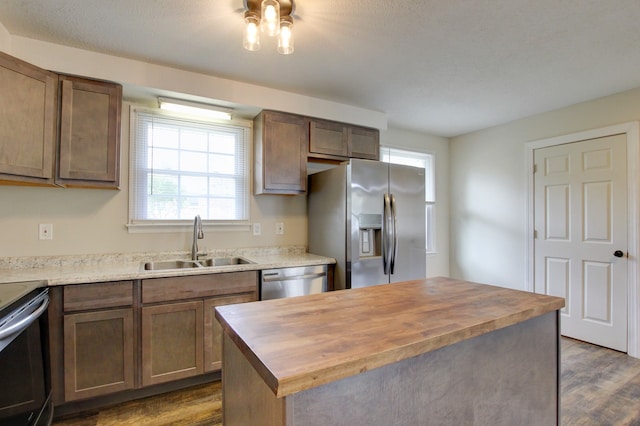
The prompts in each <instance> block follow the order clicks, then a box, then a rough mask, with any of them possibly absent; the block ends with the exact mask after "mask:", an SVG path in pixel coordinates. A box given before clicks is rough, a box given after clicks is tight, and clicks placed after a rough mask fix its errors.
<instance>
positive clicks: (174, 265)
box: [142, 256, 255, 271]
mask: <svg viewBox="0 0 640 426" xmlns="http://www.w3.org/2000/svg"><path fill="white" fill-rule="evenodd" d="M250 263H255V262H252V261H250V260H248V259H245V258H244V257H240V256H234V257H210V258H207V259H199V260H182V259H177V260H159V261H156V262H144V263H143V264H142V268H143V269H144V270H145V271H164V270H168V269H191V268H215V267H220V266H231V265H246V264H250Z"/></svg>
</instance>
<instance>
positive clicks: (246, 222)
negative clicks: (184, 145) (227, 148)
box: [126, 105, 253, 233]
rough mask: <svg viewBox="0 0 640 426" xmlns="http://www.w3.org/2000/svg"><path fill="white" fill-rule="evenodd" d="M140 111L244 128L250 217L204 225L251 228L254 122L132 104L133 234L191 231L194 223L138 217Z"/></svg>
mask: <svg viewBox="0 0 640 426" xmlns="http://www.w3.org/2000/svg"><path fill="white" fill-rule="evenodd" d="M138 113H147V114H153V115H157V116H160V117H166V118H169V119H171V118H174V119H176V120H183V121H187V122H193V123H194V124H196V125H197V124H198V123H200V124H205V125H210V124H222V125H227V126H236V127H240V128H242V131H243V133H244V135H243V138H244V141H245V144H246V146H245V149H244V151H245V153H246V158H245V161H244V198H245V203H246V219H237V220H233V219H225V220H218V219H204V218H203V219H202V224H203V226H204V227H206V228H216V229H218V230H226V231H249V230H250V228H251V202H252V200H251V182H252V167H251V164H252V162H253V158H252V156H253V152H252V151H253V149H252V147H253V144H252V141H253V121H251V120H242V119H232V120H222V119H215V118H202V117H196V116H193V115H189V114H182V113H176V112H169V111H164V110H160V109H158V108H150V107H146V106H140V105H131V106H130V114H129V115H130V126H129V182H128V189H129V206H128V211H127V224H126V227H127V230H128V232H129V233H147V232H158V233H161V232H182V231H185V230H190V229H191V227H192V226H193V219H167V220H163V219H149V220H141V219H134V217H133V215H134V205H135V203H136V202H137V200H136V195H137V191H136V188H135V184H136V181H135V179H134V178H133V177H134V175H135V174H136V173H137V170H136V165H137V161H136V159H137V155H138V154H137V152H136V151H137V148H138V147H137V138H136V132H137V126H138Z"/></svg>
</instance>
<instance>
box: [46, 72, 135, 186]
mask: <svg viewBox="0 0 640 426" xmlns="http://www.w3.org/2000/svg"><path fill="white" fill-rule="evenodd" d="M121 108H122V86H121V85H119V84H115V83H111V82H104V81H96V80H89V79H86V78H80V77H72V76H65V75H61V76H60V147H59V153H58V167H57V176H56V183H58V184H60V185H61V186H82V187H96V188H114V189H117V188H118V186H119V185H120V115H121Z"/></svg>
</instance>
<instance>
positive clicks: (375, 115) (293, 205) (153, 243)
mask: <svg viewBox="0 0 640 426" xmlns="http://www.w3.org/2000/svg"><path fill="white" fill-rule="evenodd" d="M3 30H4V28H3V27H2V26H1V25H0V50H2V51H5V52H7V53H10V54H12V55H14V56H17V57H19V58H21V59H23V60H26V61H28V62H31V63H34V64H35V65H38V66H40V67H43V68H46V69H51V70H56V71H59V72H66V73H74V74H80V75H86V76H90V77H95V78H103V79H109V80H114V81H119V82H121V83H124V84H125V98H127V99H129V100H131V99H132V98H133V96H130V95H129V96H128V95H127V93H128V92H127V87H128V85H133V86H136V88H140V87H141V86H145V85H148V86H145V87H146V88H147V89H149V88H150V89H151V91H152V92H154V91H155V92H157V93H164V94H166V93H167V92H175V91H182V93H190V94H195V95H199V96H205V97H210V98H216V99H223V100H225V101H228V102H239V103H243V104H248V105H258V106H260V107H265V108H274V109H280V110H284V111H292V112H298V113H301V114H306V115H311V116H316V117H323V118H328V119H335V120H340V121H347V122H352V123H356V124H361V125H368V126H373V127H378V128H381V129H386V127H387V126H386V116H385V115H384V114H382V113H379V112H376V111H369V110H365V109H362V108H357V107H352V106H349V105H343V104H337V103H333V102H327V101H324V100H321V99H315V98H309V97H305V96H300V95H297V94H291V93H287V92H282V91H276V90H273V89H269V88H265V87H260V86H254V85H248V84H245V83H239V82H234V81H231V80H224V79H219V78H215V77H211V76H205V75H201V74H195V73H191V72H186V71H182V70H178V69H172V68H167V67H161V66H157V65H152V64H147V63H143V62H138V61H132V60H128V59H123V58H118V57H113V56H108V55H101V54H95V53H92V52H87V51H82V50H79V49H72V48H68V47H65V46H59V45H54V44H49V43H43V42H39V41H35V40H31V39H26V38H22V37H11V36H9V35H8V33H6V31H3ZM129 105H130V102H125V105H124V108H123V117H122V151H121V152H122V157H121V170H122V173H121V190H120V191H102V190H90V189H76V188H66V189H61V188H38V187H20V186H0V200H1V201H0V235H1V236H2V237H1V238H2V243H1V244H0V257H13V256H49V255H68V254H84V253H135V252H142V251H173V250H189V249H190V247H191V234H192V231H191V227H190V226H185V227H184V229H183V230H181V231H179V232H166V233H129V232H128V231H127V228H126V226H125V225H126V223H127V220H128V217H127V215H128V197H129V191H128V182H129V179H128V176H129V113H128V111H129ZM382 140H383V143H386V142H389V143H388V144H389V145H392V146H398V147H403V146H404V147H408V148H419V147H423V148H425V149H426V150H427V151H430V152H436V153H437V155H438V158H439V160H438V161H441V162H442V164H443V166H442V167H441V168H439V173H440V174H442V176H443V182H445V178H444V177H446V175H447V173H446V166H445V164H446V162H447V161H448V160H447V155H448V151H447V148H446V139H442V138H432V137H429V136H426V135H421V134H416V133H411V132H403V131H399V130H392V129H390V130H389V131H386V132H385V131H384V130H383V132H382ZM438 192H439V193H440V194H446V192H447V191H446V187H441V185H439V186H438ZM445 206H446V203H444V202H443V203H442V205H441V206H439V209H440V208H442V209H444V207H445ZM439 214H440V213H439ZM441 216H442V217H443V218H445V217H446V216H447V213H446V212H445V211H444V210H443V212H442V215H441ZM251 221H252V222H259V223H261V225H262V235H261V236H254V235H253V234H252V232H251V231H249V230H246V231H225V230H221V229H219V228H205V239H204V241H201V242H200V244H199V245H200V248H201V249H204V250H210V249H218V248H239V247H266V246H276V245H278V246H281V245H307V215H306V197H304V196H268V195H267V196H265V195H263V196H252V197H251ZM276 222H283V223H284V225H285V234H284V235H276V234H275V223H276ZM40 223H50V224H53V240H51V241H48V240H45V241H42V240H39V239H38V224H40ZM445 225H446V221H444V219H443V220H442V221H441V222H440V223H439V231H438V240H439V241H441V242H442V245H441V246H439V247H438V249H439V253H438V255H434V256H431V257H430V258H429V259H430V260H429V262H430V263H432V264H433V266H432V267H430V268H429V271H430V272H431V271H438V274H440V275H446V273H447V272H448V269H447V266H448V259H447V258H446V256H445V253H446V251H447V249H446V243H445V240H446V238H445V237H441V235H446V234H447V232H448V231H447V230H446V228H445Z"/></svg>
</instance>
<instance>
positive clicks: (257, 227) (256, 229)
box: [253, 223, 262, 235]
mask: <svg viewBox="0 0 640 426" xmlns="http://www.w3.org/2000/svg"><path fill="white" fill-rule="evenodd" d="M260 234H262V226H260V224H259V223H254V224H253V235H260Z"/></svg>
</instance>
